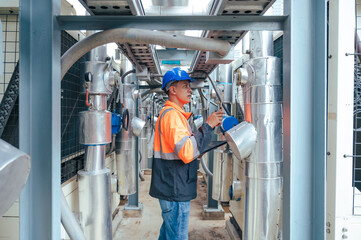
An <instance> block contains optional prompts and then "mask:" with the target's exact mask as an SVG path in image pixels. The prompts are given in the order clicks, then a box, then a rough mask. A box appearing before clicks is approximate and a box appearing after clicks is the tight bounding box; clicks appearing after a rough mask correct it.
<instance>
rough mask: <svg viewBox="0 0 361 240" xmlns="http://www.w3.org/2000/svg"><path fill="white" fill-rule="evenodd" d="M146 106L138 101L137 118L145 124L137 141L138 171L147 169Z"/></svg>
mask: <svg viewBox="0 0 361 240" xmlns="http://www.w3.org/2000/svg"><path fill="white" fill-rule="evenodd" d="M147 109H148V106H147V104H146V102H143V101H141V100H140V101H139V118H140V119H142V120H143V121H144V122H146V123H147V124H146V126H145V129H144V130H143V131H141V133H140V136H139V138H138V141H139V157H140V158H139V161H140V169H147V168H148V138H147V130H148V128H149V127H148V125H149V124H148V121H147V120H148V119H147V111H148V110H147Z"/></svg>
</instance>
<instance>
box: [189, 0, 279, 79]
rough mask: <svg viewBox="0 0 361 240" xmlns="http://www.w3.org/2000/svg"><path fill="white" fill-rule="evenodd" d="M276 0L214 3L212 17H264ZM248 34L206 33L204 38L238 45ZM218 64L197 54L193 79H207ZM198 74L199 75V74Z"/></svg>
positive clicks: (193, 65) (193, 64)
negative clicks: (209, 61)
mask: <svg viewBox="0 0 361 240" xmlns="http://www.w3.org/2000/svg"><path fill="white" fill-rule="evenodd" d="M275 1H276V0H259V1H254V0H223V1H217V0H215V1H214V4H213V6H212V8H211V11H210V15H263V14H264V13H265V12H266V11H267V10H268V8H270V7H271V6H272V4H273V3H274V2H275ZM245 34H246V32H245V31H205V32H203V34H202V37H205V38H214V39H220V40H225V41H228V42H229V43H231V44H234V45H236V44H237V43H238V42H239V41H240V40H241V39H242V37H243V36H244V35H245ZM216 67H217V64H206V52H201V51H199V52H197V54H196V56H195V57H194V59H193V62H192V65H191V68H190V69H191V71H192V72H194V74H192V77H193V78H205V77H206V76H205V74H204V73H202V72H206V73H207V74H210V73H211V72H212V71H213V70H214V69H215V68H216ZM197 72H198V73H197Z"/></svg>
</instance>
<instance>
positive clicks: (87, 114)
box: [78, 46, 118, 240]
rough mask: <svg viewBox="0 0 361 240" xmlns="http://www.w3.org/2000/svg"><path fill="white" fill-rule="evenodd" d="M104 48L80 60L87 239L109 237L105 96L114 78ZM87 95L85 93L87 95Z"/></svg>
mask: <svg viewBox="0 0 361 240" xmlns="http://www.w3.org/2000/svg"><path fill="white" fill-rule="evenodd" d="M104 51H106V48H105V47H103V46H102V47H100V48H97V49H94V50H92V51H91V53H90V61H87V62H85V63H84V78H83V81H84V86H85V89H86V90H85V92H86V95H85V97H86V103H87V106H88V107H89V108H88V110H87V111H83V112H81V113H80V143H81V144H84V145H85V161H86V163H85V169H84V170H81V171H79V172H78V185H79V212H80V215H79V217H80V223H81V225H82V227H83V230H84V235H85V237H86V239H87V240H92V239H94V240H95V239H105V240H111V239H112V225H111V219H112V218H111V216H112V215H111V202H110V201H111V200H110V199H111V196H110V194H111V192H110V170H109V169H107V168H105V167H104V165H105V146H106V144H108V143H110V142H111V113H110V112H109V111H107V96H108V95H109V94H111V93H112V87H113V86H114V85H115V83H116V82H117V80H118V75H117V73H116V72H115V71H110V69H108V64H107V63H106V62H104V61H105V56H106V55H105V53H104ZM88 95H89V96H88Z"/></svg>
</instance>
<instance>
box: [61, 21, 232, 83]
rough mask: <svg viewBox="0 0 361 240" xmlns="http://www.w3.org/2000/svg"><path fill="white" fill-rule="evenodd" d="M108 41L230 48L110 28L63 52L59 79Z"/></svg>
mask: <svg viewBox="0 0 361 240" xmlns="http://www.w3.org/2000/svg"><path fill="white" fill-rule="evenodd" d="M110 42H120V43H124V42H128V43H147V44H153V45H161V46H166V47H173V48H174V47H176V48H185V49H189V50H201V51H213V52H218V53H219V54H220V55H221V56H224V55H226V54H227V53H228V52H229V50H230V49H231V44H230V43H228V42H226V41H222V40H216V39H205V38H197V37H188V36H183V35H174V34H171V33H166V32H161V31H151V30H143V29H133V28H120V29H110V30H105V31H102V32H98V33H95V34H93V35H91V36H89V37H86V38H84V39H83V40H81V41H79V42H78V43H76V44H75V45H73V46H72V47H71V48H70V49H69V50H68V51H66V52H65V53H64V55H63V56H62V58H61V69H62V73H61V79H63V77H64V75H65V73H66V72H67V71H68V70H69V69H70V67H71V66H72V65H73V64H74V63H75V62H76V61H77V60H78V59H79V58H80V57H81V56H83V55H84V54H86V53H87V52H89V51H90V50H92V49H93V48H95V47H98V46H101V45H103V44H107V43H110Z"/></svg>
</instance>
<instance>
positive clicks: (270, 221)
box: [243, 57, 283, 239]
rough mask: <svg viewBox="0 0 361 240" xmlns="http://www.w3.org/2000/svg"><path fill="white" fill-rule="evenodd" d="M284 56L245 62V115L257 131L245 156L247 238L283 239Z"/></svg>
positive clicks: (245, 221) (245, 222) (245, 232)
mask: <svg viewBox="0 0 361 240" xmlns="http://www.w3.org/2000/svg"><path fill="white" fill-rule="evenodd" d="M280 64H281V63H280V59H279V58H276V57H257V58H253V59H251V60H249V61H247V62H245V63H244V64H243V66H244V67H245V68H246V70H247V72H248V77H249V80H248V83H247V85H246V86H245V117H246V120H247V121H248V122H250V123H252V124H253V125H254V127H255V129H256V131H257V141H256V145H255V148H254V149H253V151H252V154H251V155H250V156H249V157H248V158H245V172H244V174H245V188H246V189H245V190H244V192H245V199H244V201H245V211H244V212H245V214H244V226H243V234H244V238H245V239H279V236H280V233H281V231H282V230H281V226H282V221H281V217H282V216H281V208H282V162H283V156H282V143H283V136H282V117H283V116H282V113H283V111H282V84H281V77H280Z"/></svg>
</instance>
